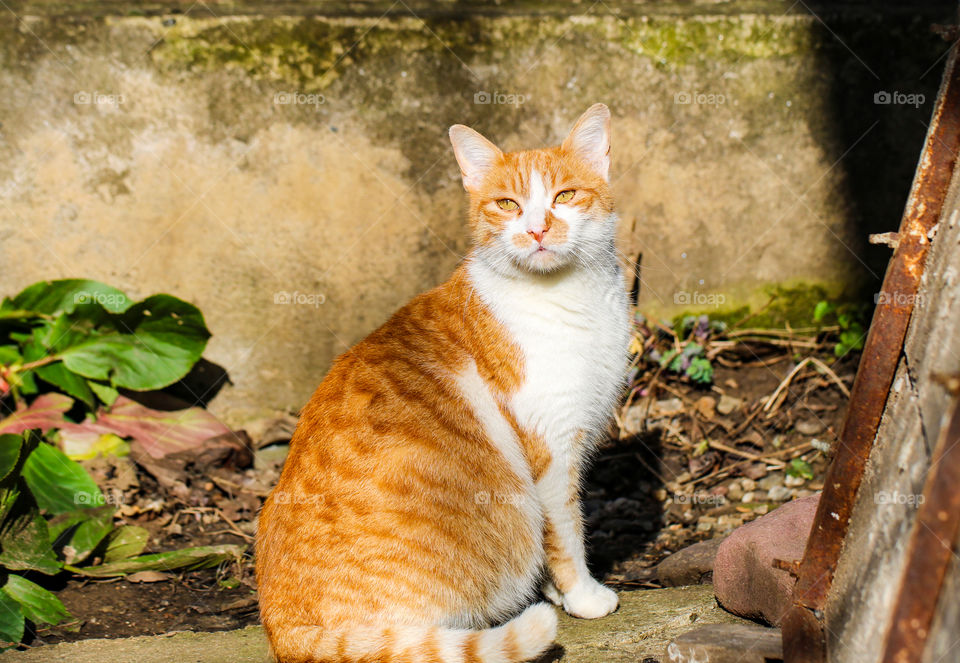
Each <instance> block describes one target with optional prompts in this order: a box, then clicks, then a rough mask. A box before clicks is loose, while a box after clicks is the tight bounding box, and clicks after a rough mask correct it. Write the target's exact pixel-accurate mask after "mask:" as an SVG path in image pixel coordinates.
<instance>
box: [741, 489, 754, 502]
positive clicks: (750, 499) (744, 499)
mask: <svg viewBox="0 0 960 663" xmlns="http://www.w3.org/2000/svg"><path fill="white" fill-rule="evenodd" d="M755 497H756V493H754V492H753V491H750V492H748V493H744V494H743V497H741V498H740V501H741V502H743V503H744V504H749V503H750V502H753V501H754V498H755Z"/></svg>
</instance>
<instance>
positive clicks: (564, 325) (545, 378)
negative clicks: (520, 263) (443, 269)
mask: <svg viewBox="0 0 960 663" xmlns="http://www.w3.org/2000/svg"><path fill="white" fill-rule="evenodd" d="M468 270H469V274H470V278H471V281H472V283H473V285H474V288H475V292H476V293H477V294H478V295H479V296H480V297H481V298H482V299H483V301H484V303H485V304H486V305H487V306H488V307H489V308H490V309H491V312H492V313H493V314H494V316H495V317H496V318H497V319H498V320H499V321H500V322H501V323H502V324H503V325H504V326H505V327H506V329H507V331H508V332H509V334H510V335H511V337H512V339H513V341H514V342H515V343H516V344H517V345H518V346H519V347H520V349H521V350H522V353H523V357H524V383H523V386H522V387H521V389H520V390H519V391H518V392H517V393H515V394H514V395H513V397H512V399H511V402H510V408H511V410H512V411H513V414H514V416H515V417H516V418H517V421H518V423H520V424H521V425H522V426H524V427H526V428H528V429H532V430H534V431H536V432H538V433H539V434H540V435H542V436H543V438H544V440H545V441H546V443H547V445H548V446H549V447H550V449H551V451H552V452H553V453H554V454H556V455H561V456H566V455H567V454H568V453H569V452H570V449H571V445H573V444H574V442H575V440H576V438H577V436H578V434H581V433H583V434H586V435H587V436H588V438H589V441H590V442H592V441H594V440H595V438H596V436H597V435H598V434H599V433H600V432H602V430H603V428H604V426H605V425H606V423H607V421H608V419H609V417H610V414H611V413H612V411H613V408H614V406H615V404H616V400H617V398H618V396H619V394H620V392H621V389H622V388H623V385H624V375H625V370H626V363H627V345H628V343H629V318H628V311H627V297H626V294H625V292H624V289H623V283H622V276H621V274H620V271H619V269H616V268H614V267H612V266H611V268H610V269H609V270H607V271H605V272H603V273H597V272H595V271H588V270H585V269H576V270H569V271H563V272H561V273H557V274H547V275H529V276H522V277H516V276H505V275H503V274H500V273H498V272H495V271H494V270H492V269H491V268H490V267H488V266H486V265H485V264H484V263H483V262H482V261H479V260H478V261H474V262H471V263H470V265H469V267H468Z"/></svg>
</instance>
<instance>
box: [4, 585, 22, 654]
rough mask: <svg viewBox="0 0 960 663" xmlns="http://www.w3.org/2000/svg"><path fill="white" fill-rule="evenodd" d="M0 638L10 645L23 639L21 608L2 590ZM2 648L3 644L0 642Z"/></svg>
mask: <svg viewBox="0 0 960 663" xmlns="http://www.w3.org/2000/svg"><path fill="white" fill-rule="evenodd" d="M0 640H2V641H3V642H6V643H7V644H10V645H13V644H17V643H19V642H20V641H21V640H23V608H21V607H20V604H19V603H17V602H16V601H15V600H14V599H13V597H12V596H10V595H9V594H7V593H6V592H3V591H0ZM2 649H4V646H3V644H2V643H0V650H2Z"/></svg>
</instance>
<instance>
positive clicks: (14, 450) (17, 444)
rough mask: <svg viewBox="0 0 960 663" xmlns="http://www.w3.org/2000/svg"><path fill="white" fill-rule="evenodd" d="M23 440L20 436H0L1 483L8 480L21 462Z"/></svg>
mask: <svg viewBox="0 0 960 663" xmlns="http://www.w3.org/2000/svg"><path fill="white" fill-rule="evenodd" d="M22 446H23V438H22V437H20V436H19V435H9V434H7V435H0V481H3V480H4V479H6V478H7V475H9V474H10V473H11V472H12V471H13V469H14V468H15V467H16V466H17V461H18V460H20V448H21V447H22Z"/></svg>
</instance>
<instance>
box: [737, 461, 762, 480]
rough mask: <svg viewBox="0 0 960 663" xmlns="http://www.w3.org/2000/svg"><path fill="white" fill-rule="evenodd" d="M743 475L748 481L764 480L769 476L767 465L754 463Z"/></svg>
mask: <svg viewBox="0 0 960 663" xmlns="http://www.w3.org/2000/svg"><path fill="white" fill-rule="evenodd" d="M743 475H744V476H745V477H747V478H748V479H753V480H754V481H756V480H757V479H762V478H763V477H765V476H767V466H766V464H765V463H754V464H753V465H750V466H748V467H747V468H746V469H745V470H744V471H743Z"/></svg>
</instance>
